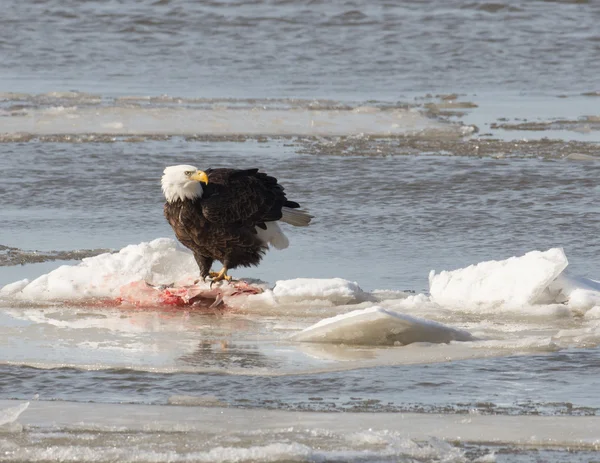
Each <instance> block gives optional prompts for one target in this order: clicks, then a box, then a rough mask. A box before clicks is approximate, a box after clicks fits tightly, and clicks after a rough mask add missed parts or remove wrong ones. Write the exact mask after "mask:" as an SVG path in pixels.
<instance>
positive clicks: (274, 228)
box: [256, 222, 290, 249]
mask: <svg viewBox="0 0 600 463" xmlns="http://www.w3.org/2000/svg"><path fill="white" fill-rule="evenodd" d="M265 225H266V226H267V229H266V230H263V229H262V228H259V227H256V232H257V234H258V238H259V239H260V240H261V241H262V242H263V243H265V244H270V245H272V246H273V247H274V248H275V249H285V248H287V247H288V246H289V245H290V242H289V240H288V238H287V236H285V235H284V234H283V231H282V230H281V228H279V225H278V224H277V222H266V224H265Z"/></svg>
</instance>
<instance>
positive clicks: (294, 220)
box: [281, 207, 313, 227]
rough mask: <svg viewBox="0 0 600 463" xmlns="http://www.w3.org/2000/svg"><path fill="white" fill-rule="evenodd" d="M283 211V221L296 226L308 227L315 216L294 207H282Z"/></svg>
mask: <svg viewBox="0 0 600 463" xmlns="http://www.w3.org/2000/svg"><path fill="white" fill-rule="evenodd" d="M281 212H282V213H283V217H281V221H282V222H285V223H289V224H290V225H293V226H295V227H306V226H307V225H308V224H309V223H310V221H311V219H312V218H313V216H312V215H310V214H309V213H308V212H306V211H303V210H301V209H292V208H291V207H282V208H281Z"/></svg>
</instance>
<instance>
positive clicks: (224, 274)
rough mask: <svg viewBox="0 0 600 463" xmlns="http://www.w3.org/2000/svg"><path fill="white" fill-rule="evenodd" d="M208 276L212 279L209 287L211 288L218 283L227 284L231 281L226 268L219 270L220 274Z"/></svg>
mask: <svg viewBox="0 0 600 463" xmlns="http://www.w3.org/2000/svg"><path fill="white" fill-rule="evenodd" d="M209 276H210V277H211V278H212V281H211V282H210V286H211V287H212V285H213V284H215V283H217V282H219V281H223V280H225V281H227V282H229V283H231V281H232V280H233V278H232V277H231V275H227V267H223V268H222V269H221V271H220V272H218V273H217V272H210V273H209Z"/></svg>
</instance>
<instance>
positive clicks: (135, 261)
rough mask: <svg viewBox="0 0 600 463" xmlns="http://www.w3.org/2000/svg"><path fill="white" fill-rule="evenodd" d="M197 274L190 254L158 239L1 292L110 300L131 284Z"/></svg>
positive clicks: (30, 297) (31, 297)
mask: <svg viewBox="0 0 600 463" xmlns="http://www.w3.org/2000/svg"><path fill="white" fill-rule="evenodd" d="M197 272H198V266H197V265H196V262H195V261H194V257H193V256H192V254H191V253H189V252H187V251H185V250H183V249H182V248H180V247H179V246H178V245H177V243H176V242H175V241H174V240H172V239H168V238H158V239H155V240H153V241H150V242H145V243H140V244H136V245H130V246H127V247H125V248H123V249H121V250H120V251H119V252H116V253H106V254H100V255H98V256H95V257H89V258H86V259H83V261H82V262H81V263H80V264H78V265H63V266H61V267H59V268H57V269H55V270H53V271H52V272H50V273H47V274H45V275H42V276H41V277H39V278H37V279H35V280H33V281H31V282H29V283H28V284H23V282H17V283H11V284H9V285H7V286H5V287H4V288H2V290H1V291H2V293H3V294H6V293H10V294H13V295H14V297H18V298H21V299H27V300H76V299H86V298H104V297H106V298H112V297H117V296H119V291H120V288H121V287H122V286H123V285H126V284H129V283H131V282H133V281H138V280H144V281H147V282H148V283H150V284H155V285H156V284H169V283H172V282H174V281H177V280H180V279H183V278H184V277H186V276H189V275H190V274H192V273H193V274H197ZM19 286H21V287H20V289H19V290H18V291H14V290H15V289H17V288H19Z"/></svg>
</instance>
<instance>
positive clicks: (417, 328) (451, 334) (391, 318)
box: [293, 306, 474, 346]
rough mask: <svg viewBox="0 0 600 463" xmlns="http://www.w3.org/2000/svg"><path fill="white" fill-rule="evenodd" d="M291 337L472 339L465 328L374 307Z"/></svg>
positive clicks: (374, 341) (368, 341)
mask: <svg viewBox="0 0 600 463" xmlns="http://www.w3.org/2000/svg"><path fill="white" fill-rule="evenodd" d="M293 339H294V340H295V341H304V342H324V343H335V344H342V343H343V344H359V345H371V346H383V345H406V344H411V343H413V342H431V343H447V342H450V341H472V340H474V338H473V337H472V336H471V334H470V333H468V332H466V331H463V330H458V329H455V328H451V327H449V326H446V325H443V324H441V323H437V322H434V321H431V320H425V319H422V318H417V317H412V316H410V315H406V314H401V313H398V312H392V311H390V310H386V309H384V308H382V307H378V306H374V307H369V308H367V309H363V310H354V311H352V312H349V313H346V314H342V315H338V316H335V317H331V318H326V319H324V320H321V321H320V322H318V323H316V324H314V325H312V326H309V327H308V328H306V329H305V330H303V331H301V332H300V333H297V334H296V335H294V336H293Z"/></svg>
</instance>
